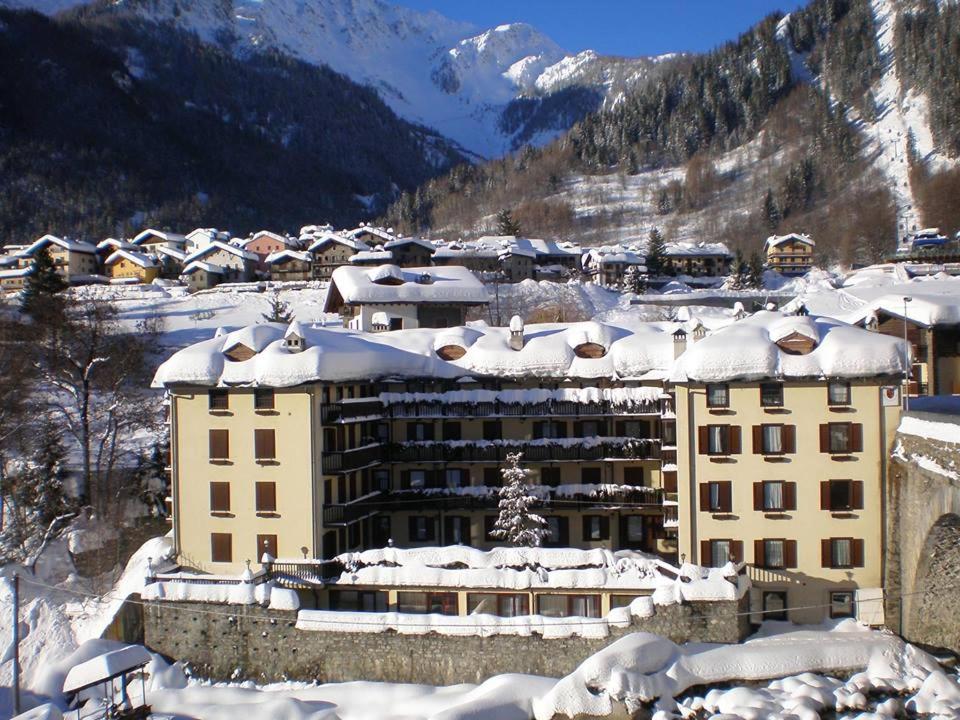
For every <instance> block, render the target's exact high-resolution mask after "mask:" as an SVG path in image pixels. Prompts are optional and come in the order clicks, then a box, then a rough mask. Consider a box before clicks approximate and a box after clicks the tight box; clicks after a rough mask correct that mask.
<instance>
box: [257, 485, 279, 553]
mask: <svg viewBox="0 0 960 720" xmlns="http://www.w3.org/2000/svg"><path fill="white" fill-rule="evenodd" d="M256 495H257V512H276V511H277V484H276V483H272V482H258V483H257V485H256ZM271 554H273V553H271Z"/></svg>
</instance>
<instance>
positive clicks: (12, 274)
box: [0, 265, 33, 280]
mask: <svg viewBox="0 0 960 720" xmlns="http://www.w3.org/2000/svg"><path fill="white" fill-rule="evenodd" d="M32 272H33V266H32V265H31V266H29V267H25V268H13V269H11V270H0V280H9V279H12V278H19V277H26V276H27V275H29V274H30V273H32Z"/></svg>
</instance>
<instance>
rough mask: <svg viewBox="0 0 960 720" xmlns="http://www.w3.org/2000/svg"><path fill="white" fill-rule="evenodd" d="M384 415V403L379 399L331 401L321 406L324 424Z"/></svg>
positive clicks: (321, 417)
mask: <svg viewBox="0 0 960 720" xmlns="http://www.w3.org/2000/svg"><path fill="white" fill-rule="evenodd" d="M382 416H383V403H382V402H380V401H379V400H358V401H356V402H349V401H348V402H342V403H331V404H328V405H324V406H323V407H321V408H320V421H321V422H322V423H323V424H324V425H331V424H333V423H344V422H351V421H354V420H358V419H366V418H370V417H382Z"/></svg>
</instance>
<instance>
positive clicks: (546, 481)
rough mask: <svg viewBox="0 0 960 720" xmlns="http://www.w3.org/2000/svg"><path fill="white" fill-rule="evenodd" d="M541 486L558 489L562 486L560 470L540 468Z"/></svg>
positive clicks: (556, 468)
mask: <svg viewBox="0 0 960 720" xmlns="http://www.w3.org/2000/svg"><path fill="white" fill-rule="evenodd" d="M540 484H541V485H547V486H549V487H557V486H558V485H559V484H560V468H558V467H545V468H540Z"/></svg>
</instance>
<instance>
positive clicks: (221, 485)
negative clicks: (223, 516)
mask: <svg viewBox="0 0 960 720" xmlns="http://www.w3.org/2000/svg"><path fill="white" fill-rule="evenodd" d="M210 512H212V513H228V512H230V483H228V482H212V483H210Z"/></svg>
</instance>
